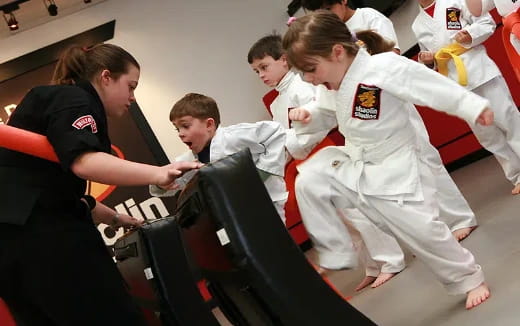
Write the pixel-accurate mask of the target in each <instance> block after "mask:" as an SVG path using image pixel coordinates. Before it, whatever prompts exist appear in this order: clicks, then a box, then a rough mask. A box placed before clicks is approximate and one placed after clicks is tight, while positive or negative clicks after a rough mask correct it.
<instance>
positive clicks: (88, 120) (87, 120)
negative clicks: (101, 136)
mask: <svg viewBox="0 0 520 326" xmlns="http://www.w3.org/2000/svg"><path fill="white" fill-rule="evenodd" d="M72 126H73V127H74V128H76V129H78V130H79V129H83V128H86V127H88V126H90V128H91V129H92V133H94V134H95V133H96V132H97V125H96V120H94V117H92V116H91V115H90V114H89V115H84V116H81V117H79V118H77V119H76V121H74V122H73V123H72Z"/></svg>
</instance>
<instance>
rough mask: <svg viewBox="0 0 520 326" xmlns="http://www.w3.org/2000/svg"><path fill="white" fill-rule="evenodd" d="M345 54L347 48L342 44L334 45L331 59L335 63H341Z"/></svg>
mask: <svg viewBox="0 0 520 326" xmlns="http://www.w3.org/2000/svg"><path fill="white" fill-rule="evenodd" d="M344 54H345V48H344V47H343V45H341V44H334V46H333V47H332V53H331V54H330V56H331V59H332V60H335V61H340V60H341V59H342V58H343V55H344Z"/></svg>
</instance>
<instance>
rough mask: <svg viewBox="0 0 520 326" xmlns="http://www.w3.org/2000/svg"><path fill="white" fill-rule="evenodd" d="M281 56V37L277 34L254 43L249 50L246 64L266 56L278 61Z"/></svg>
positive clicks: (282, 51) (282, 52)
mask: <svg viewBox="0 0 520 326" xmlns="http://www.w3.org/2000/svg"><path fill="white" fill-rule="evenodd" d="M283 54H284V50H283V47H282V37H281V36H280V35H277V34H272V35H267V36H264V37H262V38H261V39H259V40H258V41H256V42H255V44H253V46H252V47H251V49H249V53H248V54H247V62H248V63H249V64H251V63H253V61H254V60H255V59H260V60H261V59H263V58H265V57H266V56H270V57H273V59H274V60H278V59H280V57H281V56H282V55H283Z"/></svg>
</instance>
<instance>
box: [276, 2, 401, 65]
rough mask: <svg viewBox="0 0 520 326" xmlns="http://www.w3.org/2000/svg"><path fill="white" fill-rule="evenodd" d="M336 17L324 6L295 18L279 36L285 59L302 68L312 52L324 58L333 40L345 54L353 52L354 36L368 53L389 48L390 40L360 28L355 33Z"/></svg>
mask: <svg viewBox="0 0 520 326" xmlns="http://www.w3.org/2000/svg"><path fill="white" fill-rule="evenodd" d="M356 37H357V39H356V38H354V36H353V35H352V34H351V33H350V31H349V29H348V28H347V26H346V25H345V23H344V22H342V21H341V19H339V17H338V16H337V15H336V14H334V13H332V12H330V11H328V10H317V11H315V12H313V13H310V14H308V15H305V16H303V17H300V18H298V19H296V20H295V21H294V22H293V23H292V24H291V25H290V26H289V29H288V30H287V33H285V36H284V37H283V47H284V49H285V50H286V52H287V59H288V60H289V63H290V64H291V65H293V66H294V67H296V68H297V69H300V70H305V69H304V67H305V66H308V65H309V64H310V63H311V62H312V59H310V58H311V57H312V56H320V57H324V58H328V57H329V56H330V54H331V52H332V47H333V46H334V45H335V44H341V45H342V46H343V48H344V49H345V50H346V52H347V54H349V55H351V56H355V55H356V54H357V52H358V50H359V45H358V44H357V43H356V42H357V41H358V40H361V41H363V43H364V46H365V47H366V49H367V51H368V52H369V53H370V54H377V53H381V52H386V51H391V50H392V49H393V47H394V44H393V42H388V41H387V40H386V39H384V38H383V37H382V36H380V35H379V34H377V33H375V32H374V31H361V32H358V33H357V35H356Z"/></svg>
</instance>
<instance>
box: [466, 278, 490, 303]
mask: <svg viewBox="0 0 520 326" xmlns="http://www.w3.org/2000/svg"><path fill="white" fill-rule="evenodd" d="M490 295H491V293H490V292H489V288H488V286H487V285H486V283H482V284H480V285H479V286H477V287H476V288H474V289H473V290H471V291H469V292H468V296H467V298H466V309H471V308H474V307H476V306H478V305H479V304H481V303H482V302H484V301H486V300H487V298H489V296H490Z"/></svg>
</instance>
